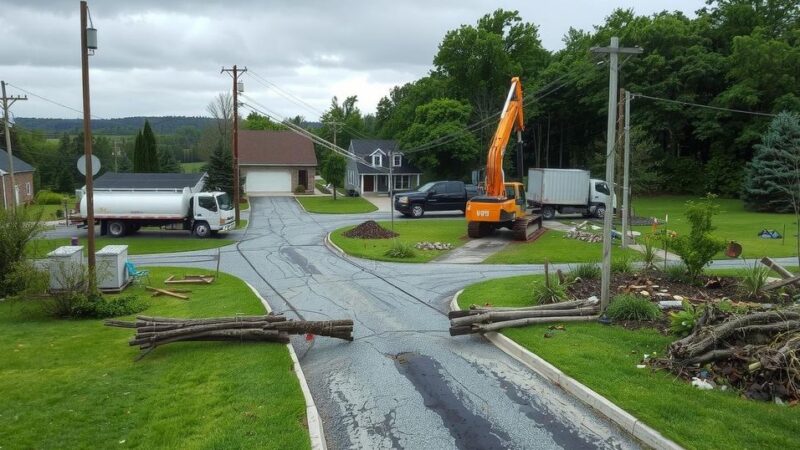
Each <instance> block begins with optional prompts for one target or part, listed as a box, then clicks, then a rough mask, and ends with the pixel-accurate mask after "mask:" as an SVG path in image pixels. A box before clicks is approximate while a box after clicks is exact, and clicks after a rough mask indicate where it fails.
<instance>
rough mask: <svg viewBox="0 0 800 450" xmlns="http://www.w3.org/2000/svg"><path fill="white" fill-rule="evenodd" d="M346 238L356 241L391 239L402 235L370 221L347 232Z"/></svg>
mask: <svg viewBox="0 0 800 450" xmlns="http://www.w3.org/2000/svg"><path fill="white" fill-rule="evenodd" d="M344 236H345V237H349V238H356V239H390V238H393V237H397V236H400V235H399V234H397V233H395V232H393V231H391V230H387V229H386V228H383V227H382V226H380V225H378V222H375V221H374V220H368V221H366V222H364V223H362V224H361V225H358V226H357V227H355V228H353V229H352V230H349V231H346V232H345V233H344Z"/></svg>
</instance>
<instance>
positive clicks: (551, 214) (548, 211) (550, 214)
mask: <svg viewBox="0 0 800 450" xmlns="http://www.w3.org/2000/svg"><path fill="white" fill-rule="evenodd" d="M542 218H543V219H544V220H553V219H555V218H556V209H555V208H553V207H552V206H545V207H544V208H542Z"/></svg>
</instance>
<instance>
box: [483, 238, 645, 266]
mask: <svg viewBox="0 0 800 450" xmlns="http://www.w3.org/2000/svg"><path fill="white" fill-rule="evenodd" d="M621 254H624V255H626V256H627V257H628V258H630V259H631V260H637V259H640V255H641V254H640V253H639V252H637V251H635V250H630V249H625V250H623V249H621V248H620V247H619V243H618V242H615V243H614V250H613V255H614V257H615V258H617V257H619V255H621ZM602 256H603V243H602V242H596V243H589V242H583V241H578V240H576V239H564V233H562V232H560V231H553V230H550V231H548V232H546V233H545V234H544V235H542V236H541V237H539V239H537V240H535V241H533V242H517V241H514V242H511V243H510V244H508V246H506V248H504V249H503V250H500V251H499V252H497V253H495V254H494V255H492V256H490V257H488V258H487V259H486V261H484V263H486V264H544V262H545V261H549V262H552V263H562V262H576V263H583V262H600V260H601V259H602Z"/></svg>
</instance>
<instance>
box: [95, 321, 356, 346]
mask: <svg viewBox="0 0 800 450" xmlns="http://www.w3.org/2000/svg"><path fill="white" fill-rule="evenodd" d="M105 324H106V325H107V326H111V327H122V328H135V329H136V335H135V336H134V337H133V339H131V341H130V345H132V346H134V345H138V346H139V348H140V349H141V350H152V349H154V348H155V347H158V346H161V345H164V344H169V343H172V342H181V341H235V342H280V343H288V342H289V335H291V334H313V335H317V336H328V337H332V338H337V339H344V340H346V341H352V340H353V321H352V320H349V319H348V320H328V321H318V322H313V321H299V320H298V321H295V320H287V319H286V317H284V316H281V315H272V314H270V315H264V316H234V317H213V318H206V319H176V318H171V317H150V316H136V321H135V322H127V321H122V320H107V321H106V322H105Z"/></svg>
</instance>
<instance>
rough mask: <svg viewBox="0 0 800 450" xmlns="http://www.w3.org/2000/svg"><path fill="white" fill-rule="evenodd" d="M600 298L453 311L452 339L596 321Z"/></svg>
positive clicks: (451, 318)
mask: <svg viewBox="0 0 800 450" xmlns="http://www.w3.org/2000/svg"><path fill="white" fill-rule="evenodd" d="M599 313H600V302H599V300H597V298H590V299H587V300H572V301H567V302H560V303H551V304H547V305H537V306H527V307H522V308H500V307H498V308H493V307H488V306H483V307H481V306H476V305H472V306H470V307H469V309H467V310H462V311H450V313H449V314H448V317H449V318H450V336H459V335H463V334H473V333H485V332H487V331H497V330H500V329H503V328H512V327H524V326H527V325H531V324H536V323H548V322H578V321H587V320H595V319H597V314H599Z"/></svg>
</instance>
